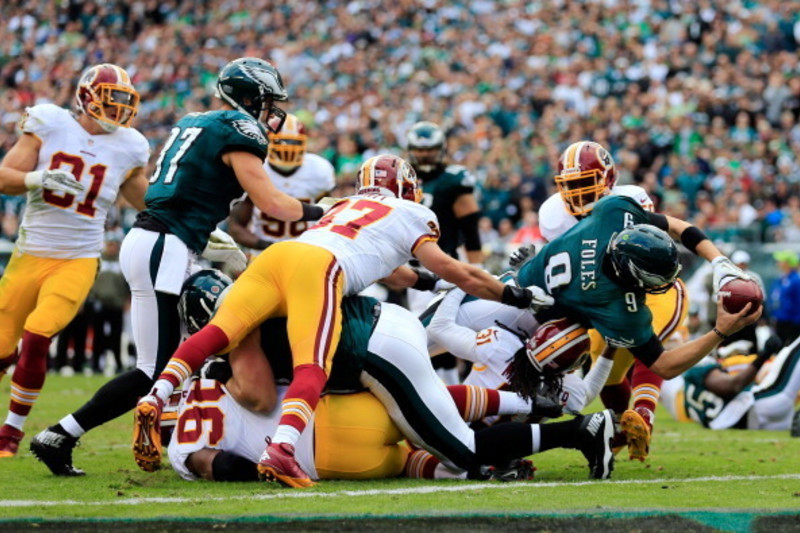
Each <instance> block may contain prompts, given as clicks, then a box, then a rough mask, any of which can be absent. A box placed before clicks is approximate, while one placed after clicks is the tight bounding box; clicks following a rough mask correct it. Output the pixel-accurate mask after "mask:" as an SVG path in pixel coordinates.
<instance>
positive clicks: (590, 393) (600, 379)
mask: <svg viewBox="0 0 800 533" xmlns="http://www.w3.org/2000/svg"><path fill="white" fill-rule="evenodd" d="M613 366H614V361H612V360H611V359H606V358H605V357H600V358H598V359H597V361H596V362H595V364H594V365H592V369H591V370H589V373H588V374H586V377H584V378H583V383H584V385H586V400H585V401H586V404H585V405H584V407H586V405H589V404H590V403H592V401H594V399H595V398H597V395H598V394H600V389H602V388H603V385H605V384H606V380H607V379H608V375H609V374H610V373H611V367H613Z"/></svg>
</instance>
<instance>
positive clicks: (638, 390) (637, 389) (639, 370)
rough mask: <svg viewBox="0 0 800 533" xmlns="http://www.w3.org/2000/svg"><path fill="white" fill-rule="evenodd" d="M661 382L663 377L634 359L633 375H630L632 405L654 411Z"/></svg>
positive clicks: (659, 393)
mask: <svg viewBox="0 0 800 533" xmlns="http://www.w3.org/2000/svg"><path fill="white" fill-rule="evenodd" d="M662 383H664V379H663V378H662V377H661V376H659V375H658V374H656V373H655V372H653V371H652V370H650V369H649V368H647V367H646V366H645V365H644V364H643V363H641V362H639V361H636V362H635V363H634V365H633V376H631V386H632V387H633V406H634V407H646V408H648V409H650V410H651V411H652V412H655V411H656V405H657V404H658V397H659V396H660V395H661V384H662Z"/></svg>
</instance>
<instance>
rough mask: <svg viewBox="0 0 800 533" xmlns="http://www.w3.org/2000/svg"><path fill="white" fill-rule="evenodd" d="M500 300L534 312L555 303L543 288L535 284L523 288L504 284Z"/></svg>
mask: <svg viewBox="0 0 800 533" xmlns="http://www.w3.org/2000/svg"><path fill="white" fill-rule="evenodd" d="M500 301H501V302H502V303H504V304H506V305H511V306H513V307H517V308H519V309H525V308H526V307H527V308H530V310H531V311H533V312H534V313H537V312H539V311H541V310H542V309H547V308H548V307H551V306H552V305H553V304H555V303H556V301H555V300H554V299H553V297H552V296H550V295H548V294H547V293H546V292H545V291H544V289H542V288H541V287H537V286H536V285H531V286H530V287H527V288H524V289H523V288H520V287H514V286H513V285H506V286H505V288H504V289H503V297H502V299H501V300H500Z"/></svg>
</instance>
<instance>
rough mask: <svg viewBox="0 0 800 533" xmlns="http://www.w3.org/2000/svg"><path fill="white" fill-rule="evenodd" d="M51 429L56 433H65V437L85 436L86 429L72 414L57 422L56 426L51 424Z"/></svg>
mask: <svg viewBox="0 0 800 533" xmlns="http://www.w3.org/2000/svg"><path fill="white" fill-rule="evenodd" d="M47 429H49V430H50V431H52V432H54V433H58V434H59V435H64V436H65V437H75V438H76V439H78V438H80V437H81V436H83V434H84V433H86V431H84V430H83V428H82V427H81V426H80V424H78V423H77V422H76V421H75V417H74V416H72V415H67V416H65V417H64V418H63V419H61V421H60V422H59V423H58V424H56V425H55V426H50V427H49V428H47Z"/></svg>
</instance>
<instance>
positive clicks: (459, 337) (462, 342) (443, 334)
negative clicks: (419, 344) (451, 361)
mask: <svg viewBox="0 0 800 533" xmlns="http://www.w3.org/2000/svg"><path fill="white" fill-rule="evenodd" d="M464 296H465V293H464V291H462V290H461V289H459V288H455V289H452V290H451V291H450V292H449V293H448V294H447V296H445V297H444V299H443V300H442V303H440V304H439V307H438V308H437V309H436V312H435V313H434V314H433V317H432V318H431V322H430V324H428V327H427V328H426V330H427V332H428V335H429V336H430V338H431V339H432V340H433V341H434V342H436V343H437V344H439V345H440V346H441V347H442V348H444V349H445V350H447V351H448V352H450V353H451V354H453V355H455V356H456V357H460V358H461V359H466V360H468V361H472V362H473V363H485V361H484V360H483V358H482V357H480V353H479V352H478V350H477V344H476V343H475V332H474V331H473V330H471V329H469V328H466V327H464V326H459V325H457V324H456V315H457V314H458V308H459V306H460V305H461V300H463V299H464Z"/></svg>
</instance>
